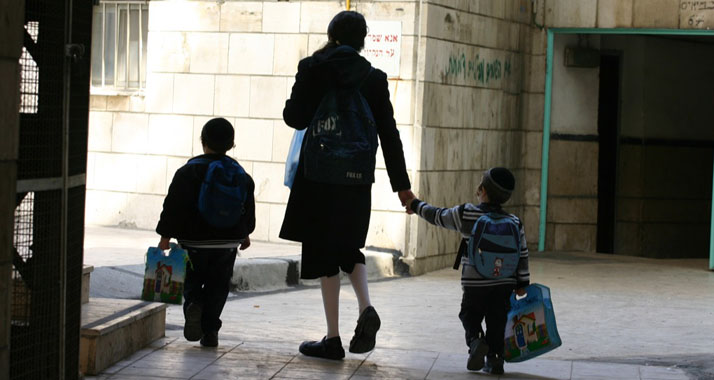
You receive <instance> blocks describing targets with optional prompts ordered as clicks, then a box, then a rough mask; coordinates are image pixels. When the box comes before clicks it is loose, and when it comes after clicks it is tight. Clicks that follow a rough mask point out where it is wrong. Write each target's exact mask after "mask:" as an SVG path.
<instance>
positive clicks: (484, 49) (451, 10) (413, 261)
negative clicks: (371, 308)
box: [406, 1, 544, 273]
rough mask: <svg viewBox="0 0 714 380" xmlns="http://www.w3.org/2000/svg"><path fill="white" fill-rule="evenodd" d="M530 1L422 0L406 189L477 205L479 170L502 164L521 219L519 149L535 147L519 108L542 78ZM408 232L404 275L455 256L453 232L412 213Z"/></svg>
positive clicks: (524, 172)
mask: <svg viewBox="0 0 714 380" xmlns="http://www.w3.org/2000/svg"><path fill="white" fill-rule="evenodd" d="M530 6H531V3H530V1H457V2H454V1H427V2H424V8H423V10H422V20H421V27H422V30H423V31H424V32H423V35H422V42H421V43H420V46H419V51H418V54H419V55H420V57H423V59H422V58H420V59H419V61H418V62H419V67H418V69H417V72H418V73H422V72H423V81H421V82H420V83H419V86H418V88H419V91H420V93H419V94H418V96H417V98H418V99H423V100H422V102H421V106H422V107H423V108H422V109H421V110H420V111H418V112H417V120H416V126H415V129H414V136H415V137H414V141H415V148H416V151H417V152H419V163H418V169H417V173H416V175H415V180H414V190H415V192H416V193H417V195H418V196H419V197H420V198H421V199H423V200H425V201H427V202H429V203H431V204H434V205H437V206H442V207H451V206H454V205H457V204H461V203H465V202H477V199H475V198H476V195H475V193H476V187H477V186H478V184H479V182H480V179H481V175H482V173H483V171H484V170H485V169H487V168H489V167H493V166H505V167H508V168H510V169H512V170H513V172H514V174H515V175H516V180H517V183H518V185H517V186H518V191H517V192H516V193H515V194H514V195H513V198H512V199H511V200H510V201H509V203H508V204H507V208H508V209H509V210H512V211H513V212H516V213H517V214H519V215H526V217H528V216H527V215H528V213H527V212H526V210H527V209H528V201H527V200H526V195H525V194H526V193H527V191H526V189H527V188H528V187H529V186H530V185H526V183H527V181H528V179H527V178H528V177H530V176H531V174H533V173H529V170H528V168H527V167H526V164H525V163H524V161H526V160H525V157H524V155H523V154H522V152H523V150H522V149H523V147H524V146H526V145H528V146H531V145H537V144H536V143H535V141H534V140H536V139H537V138H538V136H537V132H536V133H533V134H531V133H529V132H527V131H524V130H523V127H522V118H521V112H522V109H524V108H527V107H531V109H530V110H531V111H532V112H534V113H535V115H538V112H539V111H538V106H537V105H536V103H537V102H538V94H540V95H541V97H540V99H542V93H543V87H542V83H543V81H542V78H539V75H537V74H536V71H537V69H535V68H534V66H537V65H538V62H539V58H538V56H539V54H540V57H541V58H542V57H544V55H543V54H544V50H543V48H544V45H543V46H539V42H538V41H534V40H533V39H534V38H533V36H532V35H531V28H530V26H529V23H530V17H531V7H530ZM536 39H537V37H536ZM541 41H542V40H541ZM524 51H525V52H527V53H524ZM543 62H544V60H543ZM540 67H544V66H540ZM530 73H532V74H530ZM539 79H540V80H539ZM539 83H540V85H539ZM526 94H527V95H526ZM541 110H542V108H541ZM536 117H537V116H536ZM541 124H542V121H541ZM533 125H534V130H537V129H538V128H539V127H538V125H539V124H537V123H534V124H533ZM540 128H541V130H542V126H540ZM529 159H531V162H530V163H529V164H528V165H529V166H530V168H533V169H535V168H537V167H538V164H537V163H536V162H535V161H536V160H535V159H534V157H529ZM529 196H530V197H531V198H533V196H532V195H529ZM531 201H532V199H531ZM534 204H535V203H533V205H534ZM528 211H532V210H528ZM526 225H529V223H526ZM531 233H533V231H531ZM409 234H410V240H409V252H408V255H407V258H406V260H407V262H408V263H409V264H410V266H411V272H412V273H423V272H426V271H430V270H434V269H438V268H444V267H447V266H450V265H451V264H452V263H453V260H454V254H455V253H456V251H457V249H458V247H459V239H460V234H459V233H457V232H454V231H447V230H445V229H443V228H439V227H435V226H431V225H428V224H427V223H426V222H424V221H423V220H420V219H417V218H413V219H411V221H410V226H409Z"/></svg>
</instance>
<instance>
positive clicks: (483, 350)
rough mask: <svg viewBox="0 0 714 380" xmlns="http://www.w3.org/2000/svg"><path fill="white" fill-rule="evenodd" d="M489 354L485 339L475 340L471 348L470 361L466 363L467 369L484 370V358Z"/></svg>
mask: <svg viewBox="0 0 714 380" xmlns="http://www.w3.org/2000/svg"><path fill="white" fill-rule="evenodd" d="M487 353H488V344H487V343H486V341H485V340H484V339H474V340H472V341H471V345H470V346H469V361H468V362H466V369H468V370H469V371H478V370H480V369H481V368H483V363H484V357H485V356H486V354H487Z"/></svg>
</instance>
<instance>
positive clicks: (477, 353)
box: [407, 167, 529, 374]
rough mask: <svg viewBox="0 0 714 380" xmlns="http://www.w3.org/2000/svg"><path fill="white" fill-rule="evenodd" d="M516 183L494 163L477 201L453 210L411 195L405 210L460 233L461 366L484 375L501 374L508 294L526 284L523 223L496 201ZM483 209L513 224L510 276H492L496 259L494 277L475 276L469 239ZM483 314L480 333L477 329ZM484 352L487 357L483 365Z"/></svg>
mask: <svg viewBox="0 0 714 380" xmlns="http://www.w3.org/2000/svg"><path fill="white" fill-rule="evenodd" d="M515 182H516V181H515V178H514V177H513V174H512V173H511V172H510V171H509V170H508V169H505V168H498V167H496V168H491V169H489V170H487V171H486V172H485V173H484V174H483V178H482V179H481V184H479V186H478V189H477V192H476V194H477V196H478V199H479V204H478V205H473V204H471V203H465V204H462V205H458V206H454V207H452V208H438V207H434V206H432V205H429V204H427V203H426V202H423V201H420V200H419V199H416V198H415V199H412V200H410V201H408V202H407V212H408V213H416V214H418V215H419V216H421V217H422V218H424V219H425V220H426V221H427V222H429V223H431V224H434V225H437V226H441V227H444V228H448V229H451V230H456V231H459V232H461V234H462V237H463V239H462V240H461V245H460V247H459V253H458V255H457V258H456V262H455V263H454V269H458V267H459V264H461V266H462V268H463V269H462V271H461V285H462V287H463V292H464V293H463V298H462V301H461V312H460V313H459V319H461V322H462V324H463V326H464V330H465V331H466V345H467V346H468V347H469V359H468V362H467V364H466V368H467V369H469V370H472V371H477V370H480V369H482V368H483V370H484V371H486V372H488V373H492V374H502V373H503V350H504V344H503V336H504V330H505V328H506V318H507V314H508V309H509V307H510V304H509V302H510V301H509V298H510V296H511V293H513V291H514V290H516V293H517V294H519V295H523V294H525V291H524V289H523V288H525V287H526V286H528V284H529V273H528V247H527V246H526V237H525V233H524V230H523V224H522V223H521V221H520V220H519V219H518V217H516V216H515V215H513V214H506V212H505V211H503V209H502V208H501V205H502V204H503V203H505V202H506V201H507V200H508V199H509V198H510V197H511V193H512V192H513V189H514V186H515ZM487 213H497V214H499V215H505V216H506V217H507V218H512V219H513V221H514V222H515V223H516V224H517V225H518V230H519V231H518V235H519V239H520V256H519V257H518V264H517V269H516V271H515V272H514V273H513V275H511V276H509V277H505V278H503V277H497V275H498V270H499V269H500V265H498V264H501V263H497V265H496V266H495V268H494V271H495V272H494V274H496V278H487V277H485V276H483V275H481V274H479V272H478V271H477V270H476V267H475V266H474V265H470V264H469V259H468V252H467V249H468V239H469V237H470V236H471V233H472V229H473V227H474V224H475V223H476V221H477V220H478V219H479V217H481V216H482V215H484V214H487ZM514 238H515V237H514ZM512 240H513V239H512ZM484 317H485V319H486V332H485V333H484V331H483V329H482V328H481V322H482V321H483V319H484ZM484 356H486V360H485V367H484Z"/></svg>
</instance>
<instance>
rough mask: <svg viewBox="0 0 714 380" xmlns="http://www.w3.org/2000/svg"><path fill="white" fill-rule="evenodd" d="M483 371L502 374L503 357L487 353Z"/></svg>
mask: <svg viewBox="0 0 714 380" xmlns="http://www.w3.org/2000/svg"><path fill="white" fill-rule="evenodd" d="M483 371H484V372H488V373H490V374H492V375H503V358H502V357H500V356H498V355H495V354H488V355H487V356H486V365H485V366H484V367H483Z"/></svg>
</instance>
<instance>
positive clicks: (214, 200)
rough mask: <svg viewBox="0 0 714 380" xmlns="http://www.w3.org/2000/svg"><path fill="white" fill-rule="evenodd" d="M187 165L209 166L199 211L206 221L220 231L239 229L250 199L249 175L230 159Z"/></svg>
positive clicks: (204, 179)
mask: <svg viewBox="0 0 714 380" xmlns="http://www.w3.org/2000/svg"><path fill="white" fill-rule="evenodd" d="M188 164H189V165H195V164H207V165H208V170H206V176H205V177H204V178H203V183H202V184H201V189H200V191H199V193H198V211H199V213H200V214H201V216H202V217H203V219H205V220H206V222H208V224H210V225H211V226H213V227H217V228H229V227H233V226H235V225H237V224H238V222H240V217H241V215H243V213H244V204H245V201H246V199H248V193H247V191H248V175H247V174H246V173H245V170H243V167H241V166H240V164H238V163H237V162H235V161H234V160H232V159H230V158H229V157H223V158H221V159H218V160H210V159H207V158H194V159H192V160H190V161H189V162H188Z"/></svg>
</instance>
